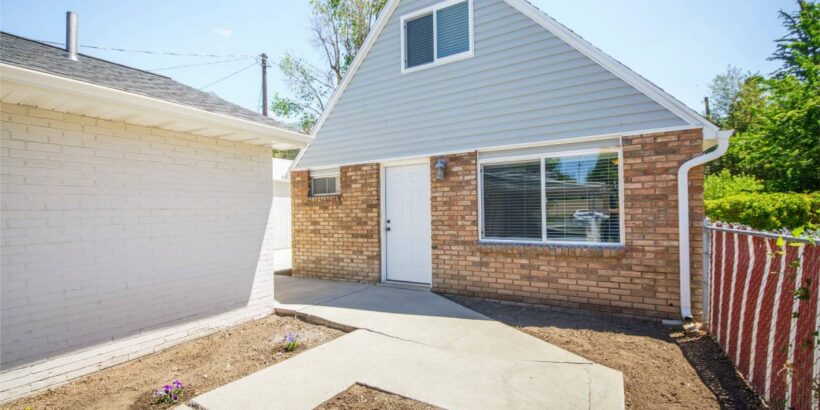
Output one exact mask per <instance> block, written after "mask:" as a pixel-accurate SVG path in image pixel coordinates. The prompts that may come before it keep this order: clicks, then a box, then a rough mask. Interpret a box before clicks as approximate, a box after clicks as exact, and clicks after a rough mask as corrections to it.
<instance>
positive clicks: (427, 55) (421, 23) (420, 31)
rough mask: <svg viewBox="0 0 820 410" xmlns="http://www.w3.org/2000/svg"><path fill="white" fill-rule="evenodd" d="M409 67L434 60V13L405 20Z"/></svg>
mask: <svg viewBox="0 0 820 410" xmlns="http://www.w3.org/2000/svg"><path fill="white" fill-rule="evenodd" d="M405 52H406V56H405V58H406V59H407V61H406V65H407V68H410V67H415V66H418V65H421V64H427V63H432V62H433V15H432V14H428V15H425V16H421V17H418V18H415V19H413V20H409V21H407V22H405Z"/></svg>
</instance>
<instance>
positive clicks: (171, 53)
mask: <svg viewBox="0 0 820 410" xmlns="http://www.w3.org/2000/svg"><path fill="white" fill-rule="evenodd" d="M37 41H39V42H41V43H46V44H53V45H58V46H64V45H65V43H60V42H57V41H44V40H37ZM80 47H82V48H93V49H95V50H104V51H119V52H124V53H142V54H156V55H165V56H176V57H210V58H252V57H256V56H255V55H250V54H221V55H220V54H198V53H178V52H173V51H152V50H136V49H127V48H117V47H102V46H92V45H90V44H80Z"/></svg>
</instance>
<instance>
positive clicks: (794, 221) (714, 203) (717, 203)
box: [706, 192, 820, 231]
mask: <svg viewBox="0 0 820 410" xmlns="http://www.w3.org/2000/svg"><path fill="white" fill-rule="evenodd" d="M706 216H708V217H709V218H710V219H712V220H713V221H721V222H731V223H740V224H743V225H748V226H751V227H752V228H756V229H762V230H767V231H773V230H777V229H781V228H788V229H795V228H798V227H801V226H803V227H806V228H808V229H817V228H818V227H820V192H814V193H811V194H796V193H749V194H739V195H732V196H727V197H725V198H721V199H712V200H707V201H706Z"/></svg>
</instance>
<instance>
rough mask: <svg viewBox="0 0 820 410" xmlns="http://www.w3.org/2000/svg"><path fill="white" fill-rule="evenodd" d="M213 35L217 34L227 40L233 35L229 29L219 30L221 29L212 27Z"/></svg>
mask: <svg viewBox="0 0 820 410" xmlns="http://www.w3.org/2000/svg"><path fill="white" fill-rule="evenodd" d="M214 33H216V34H219V35H220V36H222V37H225V38H228V37H230V36H231V34H233V30H231V29H229V28H221V27H214Z"/></svg>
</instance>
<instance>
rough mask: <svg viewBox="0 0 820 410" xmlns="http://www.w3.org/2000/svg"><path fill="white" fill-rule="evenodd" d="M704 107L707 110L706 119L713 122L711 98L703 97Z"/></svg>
mask: <svg viewBox="0 0 820 410" xmlns="http://www.w3.org/2000/svg"><path fill="white" fill-rule="evenodd" d="M703 106H704V107H705V108H706V119H707V120H709V121H711V120H712V111H711V110H710V109H709V97H703Z"/></svg>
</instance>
